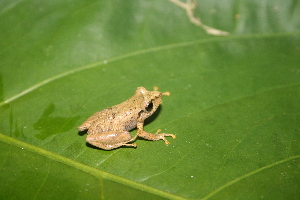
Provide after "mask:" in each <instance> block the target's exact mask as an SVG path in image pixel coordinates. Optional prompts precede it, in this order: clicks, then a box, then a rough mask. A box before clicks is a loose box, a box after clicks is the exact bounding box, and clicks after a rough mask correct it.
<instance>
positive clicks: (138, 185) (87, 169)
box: [0, 133, 185, 200]
mask: <svg viewBox="0 0 300 200" xmlns="http://www.w3.org/2000/svg"><path fill="white" fill-rule="evenodd" d="M0 141H2V142H4V143H6V144H9V145H11V146H15V147H18V148H22V149H23V150H27V151H30V152H33V153H36V154H38V155H41V156H44V157H46V158H49V159H51V160H53V161H56V162H59V163H63V164H65V165H68V166H71V167H74V168H76V169H78V170H81V171H83V172H85V173H88V174H90V175H93V176H95V177H96V178H98V179H103V178H106V179H108V180H111V181H114V182H117V183H120V184H123V185H127V186H130V187H132V188H136V189H139V190H141V191H145V192H148V193H151V194H154V195H157V196H161V197H164V198H168V199H178V200H182V199H185V198H183V197H180V196H176V195H173V194H170V193H167V192H164V191H161V190H158V189H156V188H153V187H150V186H147V185H144V184H141V183H138V182H134V181H131V180H128V179H125V178H122V177H119V176H116V175H113V174H110V173H108V172H105V171H102V170H99V169H96V168H94V167H91V166H88V165H85V164H82V163H79V162H77V161H74V160H72V159H69V158H66V157H64V156H61V155H58V154H56V153H53V152H50V151H47V150H45V149H42V148H39V147H36V146H34V145H31V144H28V143H25V142H22V141H20V140H17V139H14V138H11V137H9V136H6V135H3V134H1V133H0Z"/></svg>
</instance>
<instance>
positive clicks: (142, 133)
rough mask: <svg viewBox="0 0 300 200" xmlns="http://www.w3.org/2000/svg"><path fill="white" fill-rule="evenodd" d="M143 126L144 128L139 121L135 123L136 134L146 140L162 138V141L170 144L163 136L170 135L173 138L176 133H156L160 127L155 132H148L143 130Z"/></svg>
mask: <svg viewBox="0 0 300 200" xmlns="http://www.w3.org/2000/svg"><path fill="white" fill-rule="evenodd" d="M143 128H144V123H143V122H139V123H138V124H137V129H138V131H137V136H139V137H142V138H144V139H147V140H154V141H155V140H163V141H165V143H166V144H170V142H169V141H168V140H167V139H166V138H165V136H171V137H172V138H173V139H175V138H176V135H173V134H167V133H160V134H158V133H159V132H160V131H161V130H160V129H158V130H157V131H156V133H155V134H153V133H148V132H146V131H144V130H143Z"/></svg>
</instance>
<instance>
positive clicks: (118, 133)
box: [78, 87, 176, 150]
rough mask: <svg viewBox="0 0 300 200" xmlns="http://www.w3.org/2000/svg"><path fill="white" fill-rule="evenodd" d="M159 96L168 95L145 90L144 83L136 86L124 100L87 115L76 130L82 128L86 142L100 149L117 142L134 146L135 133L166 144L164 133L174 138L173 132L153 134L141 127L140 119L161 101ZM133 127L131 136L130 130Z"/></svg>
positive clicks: (150, 113) (114, 146)
mask: <svg viewBox="0 0 300 200" xmlns="http://www.w3.org/2000/svg"><path fill="white" fill-rule="evenodd" d="M162 96H170V92H159V91H158V87H154V91H148V90H147V89H146V88H144V87H137V89H136V91H135V94H134V95H133V96H132V97H130V98H129V99H127V100H126V101H124V102H122V103H120V104H117V105H115V106H112V107H108V108H106V109H104V110H101V111H99V112H96V113H95V114H93V115H92V116H91V117H89V118H88V119H87V120H86V121H85V122H84V123H83V124H82V125H80V126H79V127H78V131H80V132H82V131H86V130H87V136H86V142H88V143H89V144H91V145H93V146H95V147H98V148H100V149H104V150H112V149H116V148H119V147H121V146H129V147H135V148H136V147H137V145H136V143H131V142H133V141H135V140H136V139H137V138H138V137H141V138H144V139H146V140H153V141H157V140H163V141H164V142H165V144H166V145H168V144H170V142H169V141H168V140H167V139H166V138H165V137H167V136H170V137H172V138H173V139H175V138H176V135H174V134H167V133H159V132H161V129H158V130H157V131H156V133H155V134H153V133H149V132H146V131H144V121H145V119H147V118H148V117H150V116H151V115H152V114H153V113H154V112H155V111H156V110H157V108H158V107H159V105H160V104H161V103H162ZM135 128H136V129H137V132H136V134H135V135H134V136H133V137H132V136H131V134H130V131H131V130H133V129H135Z"/></svg>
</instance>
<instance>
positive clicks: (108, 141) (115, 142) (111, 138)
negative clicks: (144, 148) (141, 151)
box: [86, 131, 136, 150]
mask: <svg viewBox="0 0 300 200" xmlns="http://www.w3.org/2000/svg"><path fill="white" fill-rule="evenodd" d="M86 141H87V142H88V143H90V144H92V145H94V146H96V147H99V148H101V149H105V150H111V149H114V148H117V147H120V146H123V145H127V146H136V145H135V144H126V143H128V142H131V141H132V138H131V135H130V133H129V132H127V131H107V132H102V133H96V134H88V135H87V137H86Z"/></svg>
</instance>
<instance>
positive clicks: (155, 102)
mask: <svg viewBox="0 0 300 200" xmlns="http://www.w3.org/2000/svg"><path fill="white" fill-rule="evenodd" d="M157 90H158V88H156V87H155V88H154V91H148V90H146V89H145V88H144V87H138V88H137V89H136V92H135V93H136V94H137V95H139V96H141V99H143V101H142V102H141V103H142V105H141V106H142V109H141V111H140V113H139V115H140V119H142V120H144V119H146V118H148V117H149V116H151V115H152V114H153V113H154V112H155V111H156V110H157V108H158V106H159V105H160V104H161V103H162V99H161V97H162V96H170V92H159V91H157Z"/></svg>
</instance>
